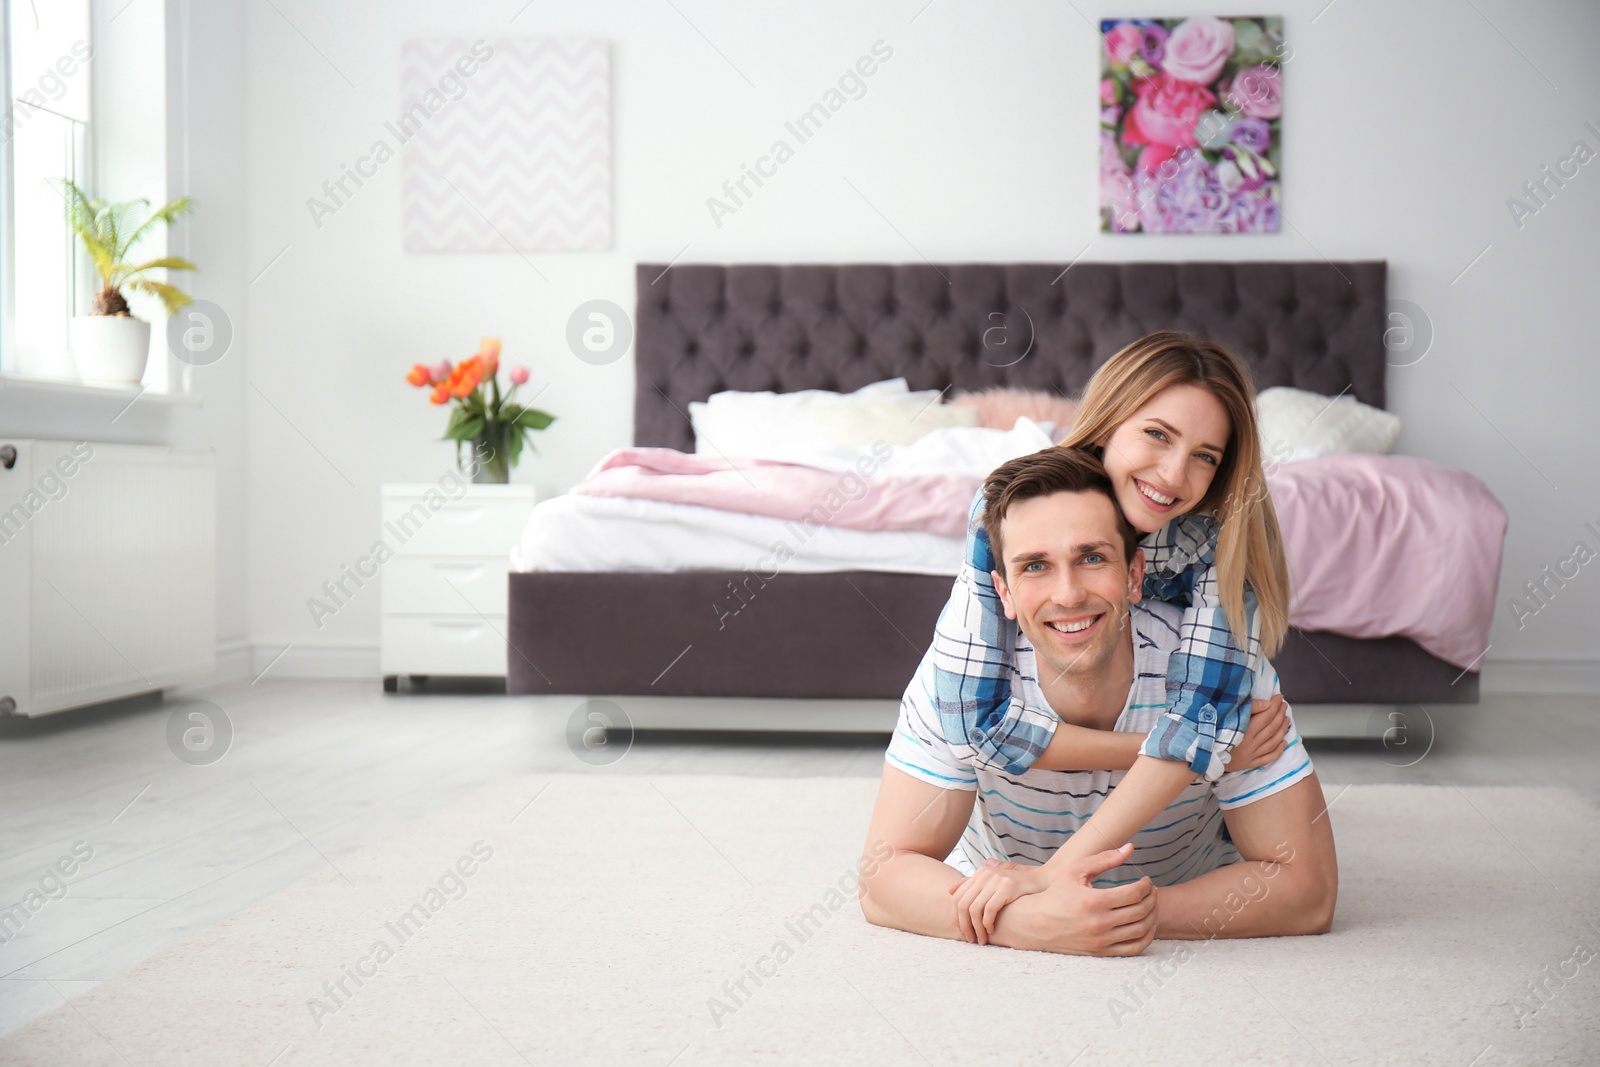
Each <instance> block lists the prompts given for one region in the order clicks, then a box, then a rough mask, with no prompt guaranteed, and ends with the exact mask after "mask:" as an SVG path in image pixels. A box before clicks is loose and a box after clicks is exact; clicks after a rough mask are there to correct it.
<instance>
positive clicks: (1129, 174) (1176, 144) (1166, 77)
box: [1100, 15, 1285, 233]
mask: <svg viewBox="0 0 1600 1067" xmlns="http://www.w3.org/2000/svg"><path fill="white" fill-rule="evenodd" d="M1100 32H1101V39H1102V42H1103V53H1102V56H1101V61H1100V108H1101V111H1100V228H1101V229H1102V230H1104V231H1108V232H1111V233H1276V232H1278V205H1279V203H1280V197H1281V195H1282V194H1281V192H1280V186H1281V182H1282V180H1283V175H1282V172H1281V170H1280V168H1279V163H1278V146H1279V141H1280V138H1281V136H1282V124H1283V86H1282V77H1281V70H1280V67H1281V64H1282V61H1283V59H1284V58H1285V48H1284V43H1283V19H1282V18H1280V17H1277V16H1272V17H1252V18H1214V17H1212V16H1209V15H1196V16H1193V17H1190V18H1185V19H1105V20H1104V21H1102V22H1101V23H1100Z"/></svg>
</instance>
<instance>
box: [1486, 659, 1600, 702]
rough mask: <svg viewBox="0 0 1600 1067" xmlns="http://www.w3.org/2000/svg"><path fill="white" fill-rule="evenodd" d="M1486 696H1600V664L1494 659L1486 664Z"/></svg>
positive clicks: (1583, 661) (1591, 662)
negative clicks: (1535, 694)
mask: <svg viewBox="0 0 1600 1067" xmlns="http://www.w3.org/2000/svg"><path fill="white" fill-rule="evenodd" d="M1478 685H1479V689H1480V691H1481V692H1484V693H1575V694H1580V695H1586V696H1587V695H1592V694H1596V693H1600V660H1592V659H1541V658H1535V657H1531V656H1530V657H1528V658H1526V659H1521V658H1519V659H1491V660H1487V661H1485V663H1484V667H1483V677H1482V678H1481V679H1480V681H1479V683H1478Z"/></svg>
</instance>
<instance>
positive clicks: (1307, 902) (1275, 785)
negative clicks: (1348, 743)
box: [860, 448, 1338, 955]
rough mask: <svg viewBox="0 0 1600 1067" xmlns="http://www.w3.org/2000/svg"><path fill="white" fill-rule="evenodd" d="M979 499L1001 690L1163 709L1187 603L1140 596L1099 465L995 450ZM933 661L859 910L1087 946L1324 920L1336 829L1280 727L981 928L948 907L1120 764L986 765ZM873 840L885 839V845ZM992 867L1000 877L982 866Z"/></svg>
mask: <svg viewBox="0 0 1600 1067" xmlns="http://www.w3.org/2000/svg"><path fill="white" fill-rule="evenodd" d="M985 496H986V506H987V507H988V508H989V509H990V511H989V514H990V515H991V516H992V517H994V518H995V519H996V520H997V523H996V524H995V525H993V526H992V529H994V530H995V531H996V532H997V534H998V536H996V537H993V538H992V541H993V544H994V549H995V558H996V560H997V561H998V562H999V565H1000V566H1001V567H1002V568H1003V571H1004V573H1003V574H999V575H997V582H996V586H997V589H998V590H999V591H1000V593H1001V598H1002V601H1003V602H1004V604H1005V608H1006V614H1007V617H1009V618H1014V619H1015V620H1016V622H1017V625H1018V626H1019V628H1020V630H1021V633H1020V634H1019V636H1018V638H1017V642H1016V653H1015V661H1014V662H1013V663H1012V664H1011V671H1012V676H1011V681H1012V691H1013V692H1015V693H1019V694H1022V696H1023V698H1024V700H1026V701H1027V702H1028V703H1029V704H1031V705H1033V706H1035V707H1037V708H1040V709H1048V712H1049V713H1053V714H1055V715H1057V716H1058V717H1059V718H1060V719H1061V720H1062V721H1063V722H1067V723H1072V724H1075V725H1078V726H1084V727H1089V728H1093V729H1099V730H1108V731H1110V730H1115V731H1120V732H1131V733H1136V734H1141V735H1142V734H1143V733H1144V732H1146V731H1147V730H1148V729H1149V728H1150V727H1151V726H1153V725H1154V723H1155V721H1156V719H1157V718H1158V717H1159V715H1160V713H1161V710H1162V709H1163V708H1164V707H1165V706H1166V692H1165V683H1164V680H1165V678H1166V668H1167V658H1168V656H1169V655H1170V654H1171V652H1172V649H1173V647H1174V646H1175V645H1176V643H1177V623H1178V619H1179V617H1180V615H1181V609H1179V608H1176V607H1173V606H1172V605H1167V604H1160V603H1144V602H1141V597H1140V589H1141V584H1142V581H1143V576H1144V559H1143V556H1142V555H1141V554H1140V552H1139V551H1138V547H1137V542H1136V533H1135V531H1134V529H1133V527H1132V526H1130V525H1129V524H1128V522H1127V520H1126V519H1125V518H1124V517H1123V516H1122V513H1121V512H1120V511H1119V510H1118V509H1117V505H1116V502H1115V498H1114V496H1113V494H1112V489H1111V485H1110V482H1109V480H1108V479H1107V478H1106V474H1105V471H1104V469H1103V468H1102V467H1101V466H1100V464H1099V463H1098V461H1096V460H1095V459H1094V458H1093V457H1091V456H1089V455H1087V454H1086V453H1082V452H1078V451H1069V450H1065V449H1059V448H1051V449H1046V450H1044V451H1043V452H1037V453H1034V454H1033V455H1031V456H1024V457H1022V458H1021V459H1016V460H1012V461H1010V462H1009V463H1006V464H1004V465H1003V466H1001V467H1000V468H999V469H998V470H996V471H995V472H994V473H993V474H992V475H990V477H989V481H988V483H987V484H986V486H985ZM931 674H932V668H931V659H930V658H929V657H924V659H923V662H922V666H921V667H920V668H919V669H918V671H917V676H916V677H915V678H913V679H912V681H911V684H910V686H909V687H908V688H907V690H906V694H905V697H904V699H903V700H902V701H901V705H900V721H899V723H898V724H897V726H896V729H895V733H894V737H893V738H892V740H891V741H890V744H889V750H888V753H887V754H886V758H885V763H884V770H883V779H882V782H881V784H880V786H879V790H878V801H877V807H876V809H875V810H874V812H873V817H872V825H871V827H870V829H869V830H868V833H867V844H866V848H865V850H864V852H863V857H864V860H863V863H864V866H863V875H862V878H861V893H860V897H861V908H862V911H863V913H864V914H865V915H866V917H867V919H868V921H869V922H872V923H875V924H877V925H879V926H893V927H897V928H899V929H902V930H909V931H911V932H913V933H920V934H928V935H932V936H936V937H949V938H957V937H960V938H965V939H967V940H977V941H986V942H993V943H995V944H1000V945H1008V946H1011V947H1014V948H1034V949H1044V950H1049V951H1055V952H1068V953H1077V954H1084V955H1137V954H1138V953H1140V952H1143V951H1144V949H1145V948H1146V947H1147V946H1148V945H1149V944H1150V941H1151V940H1152V939H1154V938H1157V937H1160V938H1210V937H1219V936H1220V937H1265V936H1272V935H1280V934H1309V933H1322V932H1325V931H1326V930H1327V929H1328V927H1329V925H1330V924H1331V922H1332V920H1333V911H1334V903H1335V899H1336V897H1337V893H1338V873H1337V869H1336V864H1335V858H1334V849H1333V833H1332V830H1331V829H1330V827H1329V825H1328V820H1327V819H1326V818H1324V817H1323V815H1324V812H1325V810H1326V807H1325V804H1324V801H1323V796H1322V787H1321V785H1320V784H1319V783H1318V781H1317V776H1316V773H1315V772H1314V771H1313V770H1312V767H1311V761H1310V759H1309V758H1308V757H1307V756H1306V753H1305V749H1304V747H1303V746H1302V745H1301V744H1300V740H1299V737H1298V736H1297V735H1296V734H1295V733H1294V731H1293V727H1292V725H1291V727H1290V730H1289V735H1288V740H1287V743H1286V745H1285V747H1284V749H1283V752H1282V754H1281V755H1280V756H1278V757H1277V759H1276V760H1274V761H1273V762H1271V763H1269V764H1267V765H1265V766H1262V767H1258V768H1255V769H1251V770H1240V771H1230V772H1228V773H1226V774H1224V775H1223V776H1222V778H1221V780H1219V781H1217V782H1215V783H1208V782H1206V781H1205V780H1204V779H1200V778H1197V779H1196V780H1195V781H1194V782H1192V783H1191V784H1190V785H1189V786H1188V787H1187V788H1185V790H1184V791H1183V792H1182V793H1181V794H1179V796H1178V798H1177V799H1176V800H1175V801H1174V802H1173V803H1172V804H1171V805H1169V806H1168V808H1167V809H1166V811H1164V812H1163V813H1162V814H1161V815H1160V816H1158V817H1157V818H1156V820H1155V821H1154V823H1153V824H1152V825H1150V826H1148V827H1146V828H1145V829H1144V830H1142V831H1141V832H1140V833H1139V834H1138V835H1137V836H1136V837H1135V838H1134V840H1133V841H1132V843H1131V844H1130V845H1127V846H1124V847H1122V848H1120V849H1115V850H1110V851H1106V852H1102V853H1100V854H1098V855H1096V856H1094V857H1092V858H1091V859H1089V860H1082V861H1079V862H1077V863H1076V864H1073V865H1071V866H1070V867H1069V868H1068V869H1067V870H1066V871H1064V872H1063V873H1062V876H1060V877H1057V878H1054V879H1051V880H1050V881H1049V882H1048V884H1047V886H1046V887H1045V888H1044V889H1043V890H1042V891H1039V892H1032V893H1028V894H1027V895H1024V896H1021V897H1018V898H1017V899H1016V900H1014V901H1012V902H1011V903H1010V904H1007V905H1005V906H1004V907H1003V908H1002V909H1000V910H999V912H998V915H996V916H993V917H992V918H993V921H994V930H993V933H992V934H987V933H986V932H985V930H984V927H983V924H982V923H979V924H977V925H976V926H975V925H974V924H973V922H972V921H971V918H970V916H969V915H968V914H967V912H966V911H965V909H961V908H958V907H957V905H956V900H957V898H956V895H955V893H956V892H958V890H959V887H960V885H961V883H963V881H964V879H965V877H966V876H967V875H969V874H972V873H973V871H975V870H976V869H978V868H981V867H983V866H985V865H986V864H993V863H1000V864H1010V863H1014V864H1017V865H1025V866H1038V865H1041V864H1043V863H1044V861H1045V860H1047V859H1048V858H1049V857H1050V855H1051V854H1052V853H1053V852H1054V851H1055V850H1056V849H1057V848H1058V847H1060V845H1061V844H1062V843H1063V842H1064V841H1065V840H1067V838H1068V837H1070V836H1071V835H1072V834H1073V833H1075V832H1076V831H1077V830H1078V829H1079V828H1080V827H1081V826H1083V824H1084V823H1085V822H1087V821H1088V819H1089V817H1090V816H1091V815H1093V814H1094V812H1095V810H1096V809H1097V808H1098V807H1099V806H1100V804H1102V803H1103V802H1104V801H1105V799H1106V797H1107V795H1109V793H1110V791H1111V790H1112V789H1113V788H1114V787H1115V785H1116V783H1117V782H1118V781H1119V780H1120V779H1121V777H1122V773H1123V772H1121V771H1103V770H1102V771H1089V770H1086V771H1051V770H1039V769H1037V768H1035V769H1032V770H1030V771H1028V772H1027V773H1025V774H1022V775H1020V776H1013V775H1008V774H1005V773H1003V772H999V771H995V770H992V769H989V768H987V767H984V766H981V765H979V764H978V761H976V760H975V759H974V758H973V750H972V749H971V748H970V746H968V745H967V744H966V739H965V738H959V737H957V738H950V737H945V736H943V734H942V733H941V730H940V726H939V717H938V715H937V714H936V713H935V712H934V710H933V707H932V704H931V702H930V701H929V698H928V695H927V694H928V691H929V687H930V686H931V685H932V681H931ZM1262 674H1263V677H1261V678H1258V680H1257V688H1256V695H1257V696H1258V697H1264V696H1268V695H1272V694H1274V693H1275V692H1276V689H1277V679H1276V676H1275V675H1274V674H1273V672H1271V671H1270V668H1269V669H1267V670H1264V671H1263V672H1262ZM1224 827H1226V834H1227V836H1226V837H1225V836H1224ZM884 845H887V846H888V847H889V848H890V849H892V850H893V851H892V855H891V857H890V858H889V859H887V860H879V859H878V858H877V857H880V856H882V855H883V846H884ZM1130 849H1131V852H1130ZM868 856H870V857H872V859H871V861H870V862H868V861H867V859H866V857H868ZM1124 864H1126V865H1127V869H1124V870H1118V869H1117V868H1119V867H1122V866H1123V865H1124ZM996 875H998V876H1000V877H1005V874H1004V872H995V873H993V874H990V875H986V876H985V877H994V876H996ZM1158 887H1159V888H1158Z"/></svg>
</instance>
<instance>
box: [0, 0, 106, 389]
mask: <svg viewBox="0 0 1600 1067" xmlns="http://www.w3.org/2000/svg"><path fill="white" fill-rule="evenodd" d="M7 7H8V16H9V18H8V22H7V25H6V51H7V54H6V60H7V62H6V70H7V74H8V76H9V78H8V81H9V84H8V85H7V87H6V93H5V101H6V105H7V107H6V113H5V116H4V120H3V129H4V133H5V142H6V147H7V149H8V151H7V159H6V163H7V170H8V172H9V173H8V175H7V178H8V180H7V182H6V190H7V193H8V196H9V198H10V204H9V207H10V211H9V220H8V221H9V223H10V226H9V235H8V237H9V240H8V242H7V244H8V248H7V256H6V261H5V268H6V269H5V278H6V288H7V294H6V295H7V300H6V305H7V308H8V310H9V312H10V313H9V314H8V315H7V316H6V318H7V323H6V327H7V329H6V336H5V339H4V340H5V343H4V351H3V353H0V370H3V371H8V372H14V373H21V374H34V375H42V376H46V377H51V378H72V377H74V376H75V374H74V369H73V366H72V359H71V354H70V352H69V350H68V342H67V323H68V321H69V320H70V319H71V317H72V316H73V315H74V314H75V313H76V312H77V310H78V309H79V308H82V307H85V306H86V305H87V303H88V300H89V299H90V297H91V296H92V295H93V294H92V291H91V287H92V285H93V281H92V274H91V272H90V264H89V263H88V262H87V261H86V257H85V256H84V255H83V253H82V251H81V247H80V246H79V245H78V243H77V239H76V238H75V237H74V236H73V234H72V232H71V231H70V230H69V229H68V228H67V226H66V224H65V220H64V211H63V204H62V199H61V193H60V191H59V189H58V188H57V187H56V186H55V185H54V184H53V183H52V180H53V179H56V178H63V177H65V178H70V179H72V180H73V181H75V182H77V183H79V185H84V186H88V185H91V181H90V179H91V174H92V172H91V170H90V160H89V150H90V144H91V140H90V128H89V122H90V114H91V101H92V100H93V99H94V92H93V85H92V81H91V64H90V59H91V58H92V56H93V54H94V49H93V43H92V35H91V23H90V5H89V0H12V2H11V3H9V4H8V5H7ZM91 192H92V189H91Z"/></svg>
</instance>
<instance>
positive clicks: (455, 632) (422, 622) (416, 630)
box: [379, 615, 506, 677]
mask: <svg viewBox="0 0 1600 1067" xmlns="http://www.w3.org/2000/svg"><path fill="white" fill-rule="evenodd" d="M505 632H506V619H505V616H504V615H498V616H496V615H491V616H489V617H488V618H487V619H484V618H479V617H478V616H476V615H453V616H452V615H385V616H384V617H383V624H382V641H383V644H382V651H381V653H380V656H379V658H380V660H381V663H380V668H381V670H382V672H383V673H384V674H386V675H390V674H439V675H456V674H461V675H483V676H486V677H503V676H504V675H505V673H506V639H505V637H504V636H503V635H504V634H505Z"/></svg>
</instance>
